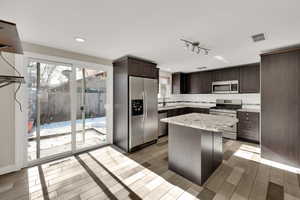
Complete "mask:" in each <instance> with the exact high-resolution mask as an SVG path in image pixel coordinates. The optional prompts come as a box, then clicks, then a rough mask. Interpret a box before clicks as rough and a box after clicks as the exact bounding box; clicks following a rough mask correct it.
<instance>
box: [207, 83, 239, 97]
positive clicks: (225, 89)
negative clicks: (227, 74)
mask: <svg viewBox="0 0 300 200" xmlns="http://www.w3.org/2000/svg"><path fill="white" fill-rule="evenodd" d="M212 93H215V94H227V93H229V94H233V93H239V81H238V80H233V81H217V82H213V83H212Z"/></svg>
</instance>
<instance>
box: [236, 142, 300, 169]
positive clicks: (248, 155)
mask: <svg viewBox="0 0 300 200" xmlns="http://www.w3.org/2000/svg"><path fill="white" fill-rule="evenodd" d="M234 156H237V157H240V158H244V159H247V160H252V161H255V162H258V163H261V164H265V165H268V166H271V167H275V168H278V169H282V170H286V171H289V172H292V173H297V174H300V169H299V168H295V167H291V166H288V165H285V164H281V163H278V162H274V161H270V160H267V159H264V158H261V156H260V148H259V147H253V146H250V145H245V144H243V145H241V147H240V148H239V149H238V150H237V151H236V152H235V153H234Z"/></svg>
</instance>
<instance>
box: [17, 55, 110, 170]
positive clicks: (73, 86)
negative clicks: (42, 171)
mask: <svg viewBox="0 0 300 200" xmlns="http://www.w3.org/2000/svg"><path fill="white" fill-rule="evenodd" d="M29 54H30V53H29ZM33 55H38V56H33V57H31V56H30V57H29V56H28V57H25V58H24V60H23V63H24V64H23V66H24V67H25V68H26V67H28V64H29V63H30V62H32V61H34V62H41V63H49V64H60V65H64V66H70V67H71V68H72V71H71V76H70V109H71V113H70V114H71V118H70V120H71V151H66V152H62V153H58V154H55V155H50V156H47V157H43V158H37V159H35V160H32V161H28V158H27V156H28V150H27V145H28V140H27V135H26V133H27V130H26V132H25V133H24V134H23V136H22V137H23V139H22V140H23V141H24V143H23V148H20V150H22V149H23V152H22V153H24V156H23V159H22V160H23V161H22V163H23V164H22V166H23V167H30V166H34V165H37V164H42V163H46V162H50V161H53V160H56V159H60V158H64V157H67V156H72V155H74V154H76V153H80V152H84V151H87V150H92V149H96V148H100V147H102V146H106V145H107V144H110V143H112V119H113V118H112V113H110V114H109V115H110V116H109V117H108V116H107V114H108V113H107V103H106V108H105V110H106V128H109V129H110V131H107V135H106V137H107V138H106V144H102V145H93V146H89V147H84V148H80V149H78V148H77V147H76V120H77V119H76V114H77V113H76V111H77V110H76V108H77V98H76V95H77V81H76V68H79V69H83V68H86V69H94V70H99V71H104V72H106V73H107V79H106V91H107V94H106V102H108V101H109V100H110V99H112V97H109V95H111V96H112V93H113V91H112V89H113V88H112V85H111V86H109V83H108V80H110V82H112V80H113V77H112V76H113V71H112V69H111V70H110V69H109V68H108V67H111V66H106V67H107V68H106V69H105V68H102V67H100V68H99V64H95V63H87V62H79V61H73V60H69V59H60V58H58V59H57V58H56V57H52V56H41V55H39V54H33ZM39 57H41V58H39ZM44 57H45V58H44ZM47 58H50V59H47ZM53 60H57V61H53ZM69 61H70V62H69ZM24 71H27V70H24ZM26 76H27V74H26V75H25V78H26ZM25 87H26V89H27V85H26V86H25ZM25 93H26V92H25ZM24 97H25V103H24V105H27V104H28V93H26V95H24ZM24 97H23V98H24ZM110 106H111V107H112V104H111V105H110ZM24 107H25V106H24ZM27 113H28V110H26V111H25V112H23V114H22V115H23V118H24V119H25V120H24V121H23V120H22V122H23V123H24V122H25V123H27V121H28V116H27ZM109 121H111V122H109ZM16 126H18V124H17V121H16ZM25 126H26V124H25ZM108 126H109V127H108ZM26 127H27V126H26ZM26 129H27V128H26ZM24 136H25V137H24ZM20 137H21V136H20ZM37 151H38V149H37Z"/></svg>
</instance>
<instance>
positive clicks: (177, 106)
mask: <svg viewBox="0 0 300 200" xmlns="http://www.w3.org/2000/svg"><path fill="white" fill-rule="evenodd" d="M186 107H191V108H205V109H209V108H211V107H213V106H208V105H195V104H179V105H174V106H165V107H160V106H159V107H158V111H162V110H172V109H177V108H186Z"/></svg>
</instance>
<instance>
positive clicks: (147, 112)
mask: <svg viewBox="0 0 300 200" xmlns="http://www.w3.org/2000/svg"><path fill="white" fill-rule="evenodd" d="M145 102H147V92H145ZM145 104H146V108H145V110H146V118H147V117H148V106H147V104H148V103H145Z"/></svg>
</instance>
